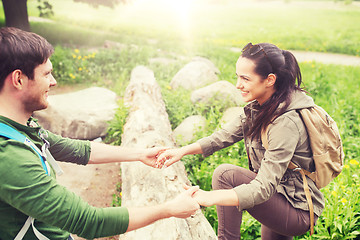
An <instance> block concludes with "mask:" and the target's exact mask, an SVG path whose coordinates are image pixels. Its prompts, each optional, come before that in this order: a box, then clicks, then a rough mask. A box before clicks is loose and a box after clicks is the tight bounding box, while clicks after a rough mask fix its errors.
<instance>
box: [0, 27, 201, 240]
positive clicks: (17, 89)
mask: <svg viewBox="0 0 360 240" xmlns="http://www.w3.org/2000/svg"><path fill="white" fill-rule="evenodd" d="M53 51H54V50H53V47H52V46H51V45H50V44H49V43H48V42H47V41H46V40H45V39H44V38H42V37H41V36H39V35H37V34H34V33H29V32H25V31H22V30H19V29H16V28H1V29H0V239H23V238H24V239H41V240H43V239H51V240H57V239H59V240H60V239H61V240H66V239H72V238H71V236H70V233H75V234H77V235H79V236H81V237H84V238H87V239H92V238H96V237H104V236H112V235H117V234H121V233H124V232H126V231H131V230H134V229H137V228H140V227H144V226H146V225H148V224H150V223H153V222H154V221H157V220H159V219H163V218H168V217H180V218H186V217H189V216H191V215H192V214H194V213H195V212H196V211H197V210H198V209H199V204H198V203H197V202H196V201H195V200H194V199H193V198H192V195H193V193H194V192H195V191H197V190H198V188H197V187H193V188H191V189H189V190H187V191H184V192H183V193H181V194H180V195H179V196H177V197H176V198H174V199H173V200H171V201H168V202H166V203H163V204H160V205H157V206H150V207H143V208H126V207H113V208H95V207H92V206H89V205H88V204H87V203H86V202H84V201H83V200H82V199H81V198H80V197H78V196H77V195H75V194H74V193H72V192H71V191H69V190H67V189H66V188H64V187H63V186H60V185H58V183H57V182H56V179H55V172H54V170H53V168H51V167H50V166H49V164H48V162H50V161H49V160H50V159H51V155H52V156H54V158H55V159H56V160H58V161H64V162H73V163H77V164H83V165H86V164H88V163H92V164H96V163H109V162H123V161H141V162H143V163H144V164H146V165H149V166H152V167H154V166H155V164H156V156H157V155H158V154H159V152H160V151H162V150H163V149H162V148H151V149H133V148H123V147H118V146H109V145H106V144H101V143H95V142H90V141H81V140H72V139H67V138H62V137H61V136H58V135H55V134H53V133H51V132H49V131H46V130H44V129H42V128H41V126H39V125H38V124H37V122H36V120H35V119H33V118H32V117H31V116H32V114H33V112H34V111H38V110H41V109H45V108H47V106H48V100H47V98H48V93H49V91H50V88H51V87H53V86H55V85H56V80H55V78H54V77H53V75H52V70H53V69H52V64H51V61H50V59H49V58H50V56H51V55H52V53H53ZM40 149H41V150H40ZM47 160H48V161H47Z"/></svg>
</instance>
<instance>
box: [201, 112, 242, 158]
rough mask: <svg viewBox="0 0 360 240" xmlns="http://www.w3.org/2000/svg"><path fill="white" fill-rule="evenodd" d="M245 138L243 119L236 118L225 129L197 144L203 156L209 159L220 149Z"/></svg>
mask: <svg viewBox="0 0 360 240" xmlns="http://www.w3.org/2000/svg"><path fill="white" fill-rule="evenodd" d="M243 138H244V133H243V126H242V117H240V116H239V117H238V118H235V119H234V120H233V121H231V122H230V123H228V124H227V125H226V126H224V128H222V129H220V130H219V131H216V132H214V133H213V134H212V135H210V136H208V137H204V138H202V139H200V140H198V141H197V142H198V143H199V144H200V146H201V149H202V152H203V156H204V157H208V156H210V155H211V154H213V153H214V152H216V151H219V150H220V149H223V148H226V147H228V146H230V145H232V144H234V143H236V142H238V141H241V140H242V139H243Z"/></svg>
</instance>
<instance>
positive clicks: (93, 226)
mask: <svg viewBox="0 0 360 240" xmlns="http://www.w3.org/2000/svg"><path fill="white" fill-rule="evenodd" d="M0 122H2V123H5V124H7V125H9V126H11V127H13V128H15V129H16V130H18V131H19V132H20V133H22V134H23V135H25V136H27V137H28V138H29V139H30V140H31V141H32V142H33V143H35V145H36V146H37V147H38V148H40V149H41V146H42V145H43V142H42V140H41V138H40V136H39V132H40V131H44V130H41V127H40V126H38V125H37V124H36V126H35V127H30V126H24V125H21V124H19V123H17V122H15V121H12V120H10V119H8V118H6V117H3V116H0ZM35 122H36V121H35V120H34V119H32V118H30V119H29V122H28V124H29V125H33V123H35ZM43 136H45V139H46V140H47V141H49V143H50V149H49V150H50V152H51V154H52V155H53V156H54V158H55V159H56V160H57V161H63V162H73V163H76V164H82V165H86V164H87V163H88V161H89V157H90V152H91V146H90V142H89V141H82V140H73V139H69V138H63V137H61V136H58V135H55V134H53V133H51V132H49V131H44V134H43ZM28 216H31V217H33V218H35V227H36V229H37V230H39V231H40V232H41V233H42V234H44V235H45V236H46V237H48V238H49V239H51V240H57V239H59V240H60V239H61V240H65V239H68V237H69V233H74V234H76V235H78V236H81V237H83V238H87V239H92V238H96V237H104V236H113V235H117V234H121V233H124V232H125V231H126V230H127V228H128V224H129V214H128V210H127V209H126V208H122V207H112V208H95V207H92V206H90V205H88V204H87V203H86V202H85V201H83V200H82V199H81V198H80V197H79V196H77V195H75V194H74V193H73V192H71V191H69V190H68V189H66V188H65V187H63V186H61V185H59V184H58V183H57V181H56V179H55V173H54V171H53V170H51V175H50V176H48V175H47V174H46V173H45V170H44V169H43V166H42V164H41V159H40V158H39V156H38V155H37V154H36V153H35V151H34V150H32V149H31V148H30V147H29V146H27V145H25V144H24V143H21V142H19V141H16V140H11V139H7V138H5V137H2V136H0V239H6V240H7V239H14V238H15V236H16V235H17V233H18V232H19V230H20V229H21V228H22V226H23V225H24V223H25V221H26V219H27V218H28ZM24 239H37V238H36V236H35V235H34V233H33V230H32V227H30V228H29V229H28V231H27V233H26V235H25V237H24Z"/></svg>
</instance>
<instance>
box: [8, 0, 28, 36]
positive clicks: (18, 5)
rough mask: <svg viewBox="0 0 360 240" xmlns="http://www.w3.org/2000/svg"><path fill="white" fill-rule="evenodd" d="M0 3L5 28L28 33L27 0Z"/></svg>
mask: <svg viewBox="0 0 360 240" xmlns="http://www.w3.org/2000/svg"><path fill="white" fill-rule="evenodd" d="M2 3H3V7H4V13H5V24H6V26H8V27H17V28H20V29H23V30H25V31H30V24H29V16H28V12H27V5H26V3H27V0H2Z"/></svg>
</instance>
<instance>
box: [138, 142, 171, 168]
mask: <svg viewBox="0 0 360 240" xmlns="http://www.w3.org/2000/svg"><path fill="white" fill-rule="evenodd" d="M165 150H166V148H164V147H156V148H147V149H144V154H143V156H142V157H141V159H140V161H141V162H142V163H144V164H146V165H148V166H150V167H154V168H155V167H157V158H158V157H159V155H160V154H161V153H162V152H164V151H165Z"/></svg>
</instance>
